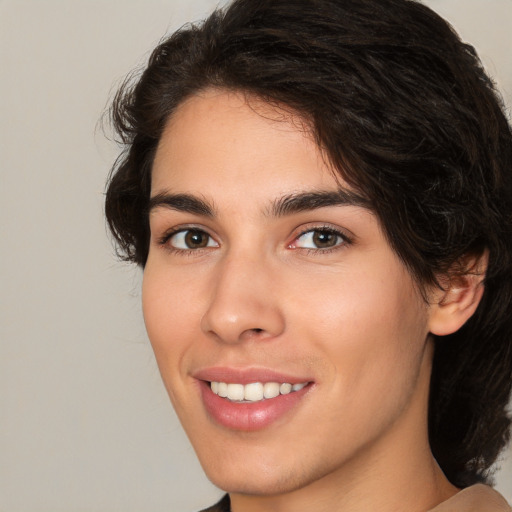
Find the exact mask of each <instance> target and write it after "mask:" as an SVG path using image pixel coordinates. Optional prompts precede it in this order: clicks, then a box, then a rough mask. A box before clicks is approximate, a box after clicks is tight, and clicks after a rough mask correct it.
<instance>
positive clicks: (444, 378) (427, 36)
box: [106, 0, 512, 487]
mask: <svg viewBox="0 0 512 512" xmlns="http://www.w3.org/2000/svg"><path fill="white" fill-rule="evenodd" d="M209 87H217V88H225V89H232V90H238V91H243V92H245V93H247V94H250V95H256V96H257V97H260V98H262V99H264V100H266V101H269V102H273V103H276V104H279V105H285V106H287V107H288V108H290V109H291V110H292V111H294V112H296V113H298V114H299V115H300V116H302V118H303V119H304V120H306V121H307V124H308V126H311V130H312V133H313V135H314V137H315V139H316V141H317V143H318V145H319V146H320V147H321V148H322V149H324V150H325V152H326V154H327V155H328V157H329V159H330V161H331V163H332V164H333V166H334V167H335V168H336V170H337V171H338V172H339V173H340V175H341V176H342V177H343V178H344V179H345V180H346V181H347V182H349V183H350V184H351V185H352V186H353V187H354V188H355V189H357V190H358V191H360V192H361V193H362V194H363V195H364V197H366V198H367V199H368V200H369V201H370V203H371V205H372V208H373V210H374V211H375V212H376V214H377V215H378V217H379V219H380V221H381V223H382V225H383V227H384V230H385V232H386V235H387V237H388V239H389V242H390V244H391V246H392V247H393V249H394V250H395V251H396V253H397V254H398V255H399V256H400V258H401V259H402V260H403V261H404V263H405V264H406V265H407V267H408V268H409V270H410V272H411V274H412V275H413V276H414V277H415V278H416V280H417V281H418V282H419V283H421V284H422V285H426V284H433V283H436V276H438V275H440V274H442V273H446V272H448V271H449V270H450V269H451V270H452V271H453V269H454V268H458V269H459V272H463V271H464V266H463V265H458V264H460V263H461V262H462V261H463V260H464V257H465V256H467V255H468V254H470V255H479V254H481V253H482V252H483V251H484V250H486V249H487V250H488V251H489V255H490V256H489V266H488V271H487V276H486V279H485V293H484V297H483V299H482V302H481V304H480V306H479V308H478V310H477V312H476V314H475V315H474V316H473V317H472V318H471V319H470V320H469V321H468V322H467V323H466V324H465V325H464V326H463V327H462V328H461V329H460V330H459V331H458V332H456V333H455V334H452V335H450V336H445V337H442V338H438V339H436V351H435V356H434V369H433V375H432V384H431V398H430V409H429V432H430V442H431V447H432V451H433V453H434V456H435V457H436V459H437V460H438V462H439V464H440V465H441V467H442V469H443V470H444V472H445V474H446V475H447V477H448V478H449V479H450V480H451V482H452V483H454V484H455V485H457V486H461V487H464V486H467V485H470V484H473V483H475V482H478V481H485V480H486V479H487V478H488V473H487V472H488V469H489V467H490V466H491V464H492V463H493V462H494V461H495V459H496V457H497V455H498V453H499V452H500V450H501V449H502V448H503V447H504V445H505V444H506V442H507V440H508V437H509V427H510V419H509V418H508V417H507V413H506V406H507V403H508V399H509V395H510V389H511V382H512V313H511V312H512V134H511V130H510V127H509V125H508V122H507V120H506V118H505V116H504V114H503V106H502V104H501V101H500V99H499V98H498V96H497V94H496V92H495V90H494V87H493V84H492V82H491V81H490V79H489V78H488V77H487V76H486V74H485V73H484V71H483V70H482V67H481V64H480V62H479V60H478V58H477V56H476V54H475V51H474V50H473V48H472V47H471V46H469V45H467V44H464V43H462V42H461V41H460V39H459V38H458V37H457V35H456V34H455V33H454V31H453V30H452V29H451V27H450V26H449V25H448V24H447V23H446V22H445V21H444V20H443V19H441V18H440V17H439V16H438V15H436V14H435V13H434V12H433V11H431V10H430V9H428V8H427V7H425V6H424V5H422V4H420V3H419V2H417V1H413V0H236V1H234V2H233V3H232V4H231V5H230V6H228V7H227V8H226V9H224V10H217V11H216V12H214V13H213V14H212V15H211V16H210V17H209V18H208V19H207V20H206V21H205V22H204V23H201V24H198V25H189V26H186V27H184V28H183V29H181V30H179V31H178V32H176V33H175V34H173V35H172V36H171V37H169V38H168V39H166V40H164V41H163V42H162V43H161V44H160V45H159V46H158V47H157V48H156V49H155V50H154V52H153V54H152V55H151V58H150V60H149V63H148V65H147V67H146V69H145V70H144V72H143V73H142V75H141V76H136V77H135V78H134V77H132V78H131V79H129V80H127V81H126V82H125V84H124V85H123V86H122V87H121V89H120V90H119V92H118V93H117V96H116V97H115V100H114V103H113V107H112V110H111V113H112V120H113V123H114V126H115V128H116V130H117V133H118V134H119V135H120V137H121V140H122V142H123V143H124V144H125V145H126V151H125V152H124V153H123V154H122V155H121V157H120V158H119V159H118V161H117V162H116V164H115V166H114V169H113V171H112V174H111V176H110V180H109V183H108V189H107V196H106V215H107V220H108V223H109V226H110V229H111V231H112V233H113V236H114V238H115V240H116V241H117V243H118V247H119V250H120V253H121V254H122V255H124V257H125V258H127V259H129V260H131V261H134V262H136V263H138V264H140V265H142V266H144V264H145V262H146V258H147V254H148V243H149V225H148V213H147V206H148V201H149V193H150V186H151V168H152V162H153V157H154V154H155V151H156V147H157V144H158V141H159V139H160V136H161V134H162V130H163V128H164V126H165V124H166V122H167V120H168V119H169V117H170V116H172V114H173V112H174V111H175V110H176V108H177V107H178V106H179V105H180V103H181V102H182V101H183V100H184V99H186V98H187V97H190V96H191V95H193V94H195V93H197V92H199V91H200V90H202V89H205V88H209Z"/></svg>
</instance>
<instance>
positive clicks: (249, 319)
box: [106, 0, 512, 512]
mask: <svg viewBox="0 0 512 512" xmlns="http://www.w3.org/2000/svg"><path fill="white" fill-rule="evenodd" d="M112 116H113V121H114V123H115V126H116V129H117V131H118V133H119V134H120V136H121V138H122V140H123V141H124V142H125V143H126V145H127V151H126V153H124V154H123V155H122V157H121V158H120V159H119V160H118V162H117V163H116V165H115V168H114V170H113V172H112V175H111V178H110V181H109V184H108V190H107V197H106V215H107V219H108V222H109V225H110V228H111V230H112V233H113V235H114V237H115V239H116V240H117V242H118V244H119V248H120V251H121V253H122V254H123V255H124V256H125V257H126V258H127V259H129V260H131V261H134V262H136V263H137V264H139V265H141V266H142V267H143V269H144V281H143V309H144V318H145V322H146V327H147V330H148V334H149V338H150V340H151V343H152V345H153V348H154V351H155V355H156V359H157V362H158V365H159V368H160V372H161V374H162V377H163V381H164V383H165V386H166V388H167V391H168V393H169V396H170V398H171V401H172V403H173V405H174V407H175V409H176V412H177V414H178V416H179V418H180V420H181V422H182V424H183V426H184V428H185V430H186V432H187V434H188V436H189V438H190V440H191V442H192V444H193V446H194V448H195V450H196V453H197V455H198V457H199V460H200V462H201V464H202V466H203V468H204V470H205V472H206V473H207V475H208V477H209V478H210V479H211V480H212V482H213V483H215V484H216V485H218V486H219V487H220V488H222V489H224V490H225V491H226V492H227V493H228V495H226V497H225V498H224V499H223V500H222V501H221V502H220V503H219V504H217V505H216V506H214V507H213V508H211V509H209V510H211V511H228V510H231V511H232V512H256V511H280V512H288V511H294V512H301V511H309V510H316V511H330V512H334V511H338V512H343V511H351V512H354V511H356V512H357V511H363V510H364V511H368V510H379V511H381V512H386V511H394V512H396V511H402V510H403V511H408V512H414V511H418V512H419V511H426V510H436V511H444V510H446V511H448V510H457V511H470V510H475V511H476V510H478V511H479V512H482V511H487V510H488V511H499V510H510V509H509V508H508V506H507V504H506V503H505V501H504V500H503V499H502V498H501V497H500V496H499V495H498V494H497V493H496V492H495V491H493V490H492V489H491V488H490V487H487V486H485V485H482V483H483V484H485V483H489V478H490V476H489V473H488V471H489V468H490V466H491V465H492V463H493V462H494V461H495V460H496V457H497V455H498V454H499V452H500V450H501V449H502V448H503V447H504V446H505V444H506V442H507V440H508V438H509V427H510V419H509V417H508V416H507V412H506V406H507V403H508V399H509V395H510V388H511V381H512V336H511V335H512V317H511V313H510V312H511V311H512V309H511V306H512V304H511V302H512V215H511V212H512V135H511V130H510V127H509V125H508V123H507V120H506V118H505V116H504V114H503V109H502V105H501V102H500V100H499V98H498V97H497V94H496V92H495V90H494V88H493V84H492V82H491V81H490V80H489V78H488V77H487V76H486V75H485V73H484V72H483V70H482V67H481V65H480V63H479V61H478V58H477V57H476V54H475V52H474V50H473V49H472V47H470V46H468V45H466V44H463V43H462V42H461V41H460V40H459V39H458V37H457V35H456V34H455V33H454V32H453V31H452V29H451V28H450V27H449V26H448V25H447V23H446V22H445V21H443V20H442V19H441V18H440V17H439V16H437V15H436V14H435V13H433V12H432V11H431V10H429V9H428V8H427V7H425V6H424V5H422V4H421V3H419V2H417V1H412V0H293V1H292V0H236V1H235V2H233V3H232V4H231V5H229V6H228V7H227V8H226V9H225V10H219V11H216V12H214V13H213V14H212V15H211V16H210V17H209V18H208V19H207V20H206V21H205V22H204V23H202V24H200V25H190V26H187V27H185V28H183V29H181V30H180V31H178V32H177V33H175V34H174V35H172V36H171V37H170V38H168V39H167V40H165V41H164V42H162V43H161V44H160V45H159V46H158V47H157V48H156V49H155V51H154V52H153V54H152V56H151V58H150V61H149V64H148V66H147V68H146V69H145V71H144V72H143V74H142V76H141V77H138V78H137V79H136V80H133V81H128V82H127V83H126V84H125V85H124V86H123V87H122V88H121V90H120V91H119V93H118V95H117V96H116V99H115V102H114V105H113V109H112Z"/></svg>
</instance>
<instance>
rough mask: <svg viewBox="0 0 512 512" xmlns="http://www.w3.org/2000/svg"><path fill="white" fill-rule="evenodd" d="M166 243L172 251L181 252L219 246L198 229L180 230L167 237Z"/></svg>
mask: <svg viewBox="0 0 512 512" xmlns="http://www.w3.org/2000/svg"><path fill="white" fill-rule="evenodd" d="M167 243H168V244H169V245H170V246H171V247H173V248H174V249H179V250H183V251H187V250H191V249H204V248H205V247H218V246H219V244H218V243H217V242H216V241H215V240H214V239H213V238H212V237H211V236H210V235H209V234H208V233H206V232H205V231H201V230H200V229H182V230H180V231H177V232H176V233H174V234H172V235H171V236H169V237H168V239H167Z"/></svg>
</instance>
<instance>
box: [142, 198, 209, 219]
mask: <svg viewBox="0 0 512 512" xmlns="http://www.w3.org/2000/svg"><path fill="white" fill-rule="evenodd" d="M161 207H164V208H170V209H171V210H177V211H179V212H185V213H193V214H196V215H202V216H204V217H214V216H215V208H214V207H213V205H212V204H210V203H208V202H207V201H205V200H204V199H200V198H198V197H196V196H193V195H191V194H169V193H167V192H162V193H160V194H157V195H155V196H153V197H152V198H151V199H150V200H149V205H148V210H149V213H151V212H152V211H153V210H154V209H155V208H161Z"/></svg>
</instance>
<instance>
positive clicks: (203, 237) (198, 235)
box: [185, 230, 210, 249]
mask: <svg viewBox="0 0 512 512" xmlns="http://www.w3.org/2000/svg"><path fill="white" fill-rule="evenodd" d="M209 238H210V237H209V236H208V235H207V234H206V233H204V232H202V231H193V230H189V231H187V232H186V234H185V245H186V246H187V247H188V248H189V249H197V248H199V247H207V246H208V239H209Z"/></svg>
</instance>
